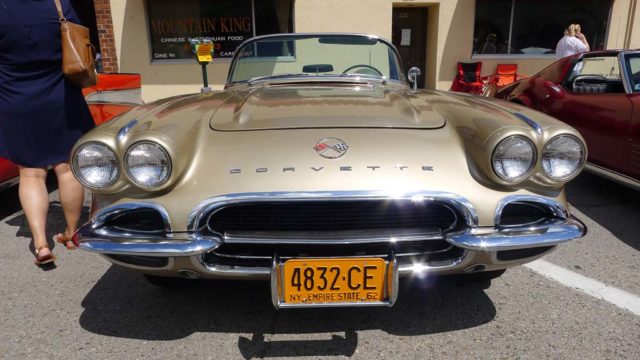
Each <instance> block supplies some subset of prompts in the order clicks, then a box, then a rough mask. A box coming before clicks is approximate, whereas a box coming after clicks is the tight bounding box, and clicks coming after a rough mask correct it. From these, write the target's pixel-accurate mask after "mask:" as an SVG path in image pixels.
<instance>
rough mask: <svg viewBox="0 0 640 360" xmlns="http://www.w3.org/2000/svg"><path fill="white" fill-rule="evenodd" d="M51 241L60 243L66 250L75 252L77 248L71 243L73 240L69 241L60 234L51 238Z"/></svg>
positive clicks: (69, 239)
mask: <svg viewBox="0 0 640 360" xmlns="http://www.w3.org/2000/svg"><path fill="white" fill-rule="evenodd" d="M53 241H55V242H57V243H60V244H62V245H64V246H65V247H66V248H67V250H75V249H77V248H78V247H77V246H76V244H74V243H73V240H71V238H68V237H67V236H66V235H65V234H63V233H60V234H57V235H54V236H53Z"/></svg>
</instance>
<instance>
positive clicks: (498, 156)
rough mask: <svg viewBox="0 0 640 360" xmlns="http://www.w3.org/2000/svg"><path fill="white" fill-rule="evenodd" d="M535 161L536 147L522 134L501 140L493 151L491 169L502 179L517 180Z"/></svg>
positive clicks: (525, 173) (524, 175) (528, 170)
mask: <svg viewBox="0 0 640 360" xmlns="http://www.w3.org/2000/svg"><path fill="white" fill-rule="evenodd" d="M535 162H536V148H535V146H534V145H533V143H532V142H531V140H529V139H527V138H526V137H524V136H520V135H514V136H509V137H508V138H506V139H504V140H502V141H501V142H500V143H499V144H498V146H496V149H495V150H494V151H493V157H492V165H493V171H495V173H496V175H498V176H499V177H500V178H501V179H502V180H506V181H519V180H522V179H523V178H524V177H526V176H527V175H528V174H529V172H530V171H531V169H533V166H534V164H535Z"/></svg>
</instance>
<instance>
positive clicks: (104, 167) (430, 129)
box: [72, 34, 586, 308]
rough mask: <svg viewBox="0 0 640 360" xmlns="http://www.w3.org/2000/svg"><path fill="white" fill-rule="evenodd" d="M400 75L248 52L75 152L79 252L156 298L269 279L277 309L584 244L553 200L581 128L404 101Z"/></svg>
mask: <svg viewBox="0 0 640 360" xmlns="http://www.w3.org/2000/svg"><path fill="white" fill-rule="evenodd" d="M400 64H401V62H400V60H399V56H398V52H397V50H396V48H395V47H394V46H393V45H391V44H390V43H389V42H388V41H386V40H384V39H381V38H378V37H376V36H368V35H355V34H277V35H267V36H263V37H257V38H253V39H250V40H248V41H246V42H244V43H243V44H242V45H240V47H239V48H238V49H237V50H236V52H235V56H234V58H233V61H232V63H231V66H230V71H229V75H228V81H227V84H226V88H225V90H224V91H217V92H204V93H201V94H193V95H184V96H178V97H173V98H169V99H164V100H159V101H156V102H154V103H150V104H146V105H144V106H141V107H138V108H136V109H134V110H132V111H130V112H128V113H126V114H123V115H121V116H119V117H118V118H117V119H114V120H113V121H111V122H109V123H107V124H105V125H103V126H101V127H99V128H96V129H94V130H93V131H91V132H89V133H87V134H86V135H85V136H84V137H82V138H81V139H80V141H79V142H78V143H77V144H76V146H75V147H74V150H73V156H72V168H73V171H74V174H75V175H76V177H77V178H78V179H79V180H80V181H81V182H82V183H83V184H85V185H86V186H87V187H88V188H90V189H91V190H92V192H93V194H94V196H95V199H96V201H95V202H96V204H97V207H98V210H97V212H96V213H95V214H94V215H93V216H92V217H91V219H90V221H89V222H88V223H87V224H85V225H83V226H82V227H81V228H80V229H79V230H78V232H77V233H76V234H75V236H74V241H75V242H76V243H77V244H78V245H79V246H80V248H81V249H84V250H87V251H91V252H95V253H98V254H101V255H103V256H104V257H106V258H107V259H108V260H109V261H111V262H112V263H114V264H117V265H120V266H123V267H127V268H130V269H133V270H137V271H140V272H142V273H144V274H146V276H147V278H148V279H149V280H150V281H151V282H153V283H155V284H162V283H166V281H169V280H171V277H186V278H190V279H198V278H226V279H265V280H269V281H271V298H272V301H273V304H274V306H275V307H277V308H283V307H314V306H391V305H393V304H394V303H395V301H396V298H397V296H398V283H399V281H400V277H401V276H403V277H414V278H416V279H420V278H424V277H426V276H432V275H433V274H464V275H466V276H469V277H472V276H473V277H476V276H477V277H480V278H484V279H491V278H494V277H497V276H499V275H500V274H502V273H503V272H504V269H506V268H508V267H511V266H516V265H520V264H523V263H526V262H529V261H533V260H534V259H537V258H539V257H541V256H543V255H544V254H546V253H548V252H550V251H552V250H553V249H554V248H555V247H556V246H557V245H558V244H561V243H564V242H567V241H570V240H572V239H575V238H578V237H581V236H583V235H584V233H585V231H586V230H585V227H584V225H583V224H582V223H581V222H580V221H578V220H577V219H575V218H573V217H572V216H571V215H570V214H569V210H568V208H567V204H566V199H565V195H564V184H565V183H566V182H567V181H569V180H571V179H572V178H573V177H575V176H576V175H577V174H578V173H579V172H580V171H581V169H582V166H583V163H584V160H585V157H586V149H585V145H584V143H583V140H582V138H581V136H580V134H579V133H578V132H577V131H575V130H574V129H572V128H571V127H570V126H568V125H566V124H564V123H562V122H560V121H558V120H556V119H554V118H552V117H550V116H547V115H545V114H542V113H539V112H536V111H533V110H531V109H528V108H526V107H523V106H520V105H515V104H510V103H507V102H504V101H499V100H495V99H487V98H485V97H474V96H470V95H468V94H454V93H447V92H437V91H429V90H416V89H412V88H411V87H410V86H409V83H408V82H407V80H406V77H405V72H404V70H403V69H402V67H401V65H400ZM194 71H199V68H198V67H196V66H194ZM417 75H418V70H417V69H415V68H412V69H411V70H409V78H410V80H411V81H413V82H414V84H415V79H416V78H417Z"/></svg>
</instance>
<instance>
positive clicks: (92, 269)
mask: <svg viewBox="0 0 640 360" xmlns="http://www.w3.org/2000/svg"><path fill="white" fill-rule="evenodd" d="M49 185H50V190H51V200H52V204H51V215H50V217H49V232H50V235H53V234H54V233H55V232H58V231H60V230H63V228H64V225H63V217H62V212H61V209H60V207H59V204H58V203H57V191H55V183H53V182H51V183H50V184H49ZM567 196H568V199H569V202H570V203H571V205H572V211H573V213H574V214H575V215H576V216H578V217H579V218H580V219H581V220H583V221H584V222H585V224H586V225H587V226H588V227H589V233H588V235H587V236H586V237H584V238H583V239H580V240H577V241H574V242H572V243H570V244H567V245H564V246H561V247H560V248H559V249H558V250H556V251H555V252H553V253H552V254H550V255H548V256H546V257H545V258H544V260H545V261H546V262H547V263H551V264H554V265H557V266H559V267H561V268H562V269H565V270H569V271H570V272H571V273H572V274H579V275H582V276H583V277H586V278H589V279H593V280H595V281H597V282H599V283H603V284H606V285H607V286H609V287H612V288H615V289H619V290H622V291H624V292H626V293H628V294H629V295H630V299H631V300H630V301H635V300H636V299H640V276H638V273H639V271H640V235H638V234H639V233H640V192H636V191H633V190H630V189H627V188H624V187H622V186H620V185H617V184H614V183H611V182H609V181H606V180H603V179H600V178H598V177H596V176H593V175H591V174H587V173H585V174H583V175H581V176H580V177H579V178H578V179H576V180H574V181H573V182H572V183H571V184H570V185H569V186H568V189H567ZM0 244H2V250H0V299H1V301H0V357H1V358H7V359H45V358H49V359H51V358H54V359H57V358H67V359H110V358H118V359H121V358H127V359H129V358H130V359H146V358H151V359H156V358H172V359H173V358H198V359H242V358H244V359H251V358H298V357H303V356H304V357H309V358H316V359H317V358H322V359H324V358H345V357H351V358H355V359H378V358H381V359H397V358H403V359H431V358H456V359H458V358H460V359H468V358H482V359H486V358H491V359H512V358H535V359H538V358H556V359H557V358H562V359H639V358H640V316H639V315H638V314H636V313H634V312H632V311H629V310H626V309H624V308H623V307H620V306H616V305H614V304H613V303H611V302H608V301H605V300H602V299H600V298H598V297H596V296H593V295H590V294H588V293H585V292H583V291H580V290H577V289H574V288H573V287H572V286H571V285H569V286H567V285H566V284H562V283H560V282H558V281H555V280H553V279H550V278H548V277H546V276H544V275H543V274H541V273H539V272H536V271H532V270H531V269H529V268H527V267H518V268H514V269H510V270H508V271H507V272H506V273H505V275H503V276H502V277H501V278H499V279H496V280H494V281H493V282H491V284H490V285H491V286H490V287H489V283H466V282H462V281H452V280H451V279H434V278H430V277H427V278H426V279H407V281H404V282H403V284H402V286H401V289H400V295H399V301H398V303H397V304H396V305H395V306H394V307H392V308H388V309H387V308H377V309H373V308H369V309H365V308H348V309H347V308H339V309H305V310H301V309H297V310H281V311H276V310H274V309H273V307H272V305H271V303H270V298H269V287H268V284H267V283H264V282H257V283H256V282H224V281H200V282H196V283H193V284H187V285H185V286H183V287H178V288H173V289H164V288H158V287H155V286H153V285H150V284H148V283H147V282H146V281H145V279H144V278H143V277H142V276H141V275H139V274H136V273H133V272H129V271H126V270H123V269H121V268H118V267H115V266H112V265H110V263H109V262H107V261H106V260H104V259H103V258H101V257H98V256H96V255H93V254H89V253H86V252H83V251H74V252H71V251H66V250H64V249H62V247H61V246H58V247H56V248H55V249H54V253H55V254H56V256H57V257H58V260H57V261H56V268H54V269H50V270H49V271H43V270H42V269H40V268H38V267H36V266H34V265H33V255H32V254H31V252H30V251H29V245H30V237H29V231H28V227H27V225H26V220H25V218H24V215H23V213H22V212H21V210H20V207H19V204H18V198H17V188H13V189H9V190H7V191H5V192H2V193H0ZM541 264H543V265H544V264H545V263H541ZM542 268H543V270H544V266H543V267H542Z"/></svg>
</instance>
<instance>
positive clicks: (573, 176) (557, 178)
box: [540, 134, 587, 182]
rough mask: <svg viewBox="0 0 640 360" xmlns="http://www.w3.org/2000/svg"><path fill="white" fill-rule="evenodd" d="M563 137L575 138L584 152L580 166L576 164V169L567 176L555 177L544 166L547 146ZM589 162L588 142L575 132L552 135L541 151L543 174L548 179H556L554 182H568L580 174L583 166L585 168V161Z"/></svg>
mask: <svg viewBox="0 0 640 360" xmlns="http://www.w3.org/2000/svg"><path fill="white" fill-rule="evenodd" d="M561 138H571V139H573V140H575V142H576V143H577V144H578V145H580V148H581V153H582V157H581V159H580V162H579V163H578V166H576V168H575V169H574V171H573V172H571V173H570V174H569V175H567V176H563V177H555V176H553V175H551V174H549V173H548V172H547V170H546V168H545V166H544V161H545V153H546V151H547V147H548V146H549V145H550V144H551V143H553V142H554V141H557V140H558V139H561ZM586 162H587V146H586V144H585V143H584V142H583V141H582V140H580V138H578V137H577V136H575V135H573V134H558V135H556V136H554V137H552V138H551V139H549V140H548V141H547V142H546V143H545V144H544V146H543V147H542V151H541V156H540V170H541V172H542V174H544V176H545V177H547V178H548V179H550V180H552V181H554V182H567V181H569V180H571V179H573V178H575V177H576V176H578V174H580V171H581V170H582V168H584V165H585V163H586Z"/></svg>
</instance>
